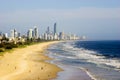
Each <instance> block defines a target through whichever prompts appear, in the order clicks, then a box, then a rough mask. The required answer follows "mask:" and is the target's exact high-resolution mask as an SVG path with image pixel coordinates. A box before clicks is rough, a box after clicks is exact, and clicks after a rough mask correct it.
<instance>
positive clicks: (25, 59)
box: [0, 41, 91, 80]
mask: <svg viewBox="0 0 120 80" xmlns="http://www.w3.org/2000/svg"><path fill="white" fill-rule="evenodd" d="M54 43H58V42H55V41H54V42H45V43H39V44H35V45H31V46H28V47H26V48H17V49H15V50H13V51H12V52H9V53H8V52H6V53H5V54H4V56H0V80H91V78H90V77H89V76H88V75H87V73H86V72H85V71H84V70H82V69H78V68H72V67H69V66H64V65H62V66H59V65H58V66H56V65H57V63H56V64H51V63H48V62H46V60H51V58H49V57H47V56H45V54H44V51H45V49H46V48H47V47H48V46H49V45H51V44H54ZM59 67H60V68H59ZM62 69H63V70H64V71H63V70H62ZM58 72H59V73H58Z"/></svg>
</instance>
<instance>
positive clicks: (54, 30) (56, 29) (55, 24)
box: [54, 23, 57, 35]
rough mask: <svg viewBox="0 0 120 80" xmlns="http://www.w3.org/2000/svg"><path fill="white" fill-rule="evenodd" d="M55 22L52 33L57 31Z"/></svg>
mask: <svg viewBox="0 0 120 80" xmlns="http://www.w3.org/2000/svg"><path fill="white" fill-rule="evenodd" d="M56 25H57V24H56V23H54V35H55V34H56V33H57V29H56Z"/></svg>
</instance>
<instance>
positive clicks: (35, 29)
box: [33, 26, 39, 39]
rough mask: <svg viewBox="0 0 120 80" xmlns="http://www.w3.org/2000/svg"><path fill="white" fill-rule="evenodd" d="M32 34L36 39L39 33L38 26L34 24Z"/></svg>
mask: <svg viewBox="0 0 120 80" xmlns="http://www.w3.org/2000/svg"><path fill="white" fill-rule="evenodd" d="M33 34H34V38H35V39H38V36H39V34H38V28H37V27H36V26H35V27H34V33H33Z"/></svg>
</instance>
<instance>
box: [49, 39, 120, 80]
mask: <svg viewBox="0 0 120 80" xmlns="http://www.w3.org/2000/svg"><path fill="white" fill-rule="evenodd" d="M47 54H48V55H49V56H50V57H52V58H54V61H53V62H54V63H55V64H57V65H58V66H59V65H65V66H69V67H74V68H83V69H87V70H88V71H89V72H90V74H91V75H92V76H93V77H94V78H96V79H97V80H120V41H67V42H61V43H58V44H55V45H52V46H50V47H49V48H48V50H47ZM56 80H61V79H56ZM62 80H63V79H62Z"/></svg>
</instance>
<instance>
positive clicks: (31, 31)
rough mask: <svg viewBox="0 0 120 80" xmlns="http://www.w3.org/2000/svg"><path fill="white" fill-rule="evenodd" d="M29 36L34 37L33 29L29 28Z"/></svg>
mask: <svg viewBox="0 0 120 80" xmlns="http://www.w3.org/2000/svg"><path fill="white" fill-rule="evenodd" d="M27 36H28V38H29V39H31V38H33V30H32V29H29V30H28V33H27Z"/></svg>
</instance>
